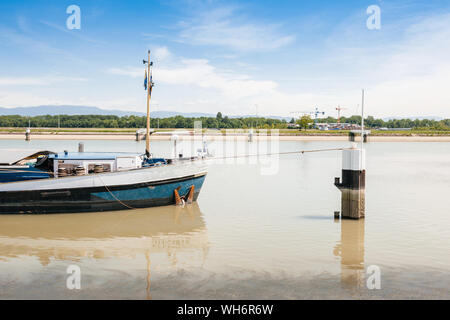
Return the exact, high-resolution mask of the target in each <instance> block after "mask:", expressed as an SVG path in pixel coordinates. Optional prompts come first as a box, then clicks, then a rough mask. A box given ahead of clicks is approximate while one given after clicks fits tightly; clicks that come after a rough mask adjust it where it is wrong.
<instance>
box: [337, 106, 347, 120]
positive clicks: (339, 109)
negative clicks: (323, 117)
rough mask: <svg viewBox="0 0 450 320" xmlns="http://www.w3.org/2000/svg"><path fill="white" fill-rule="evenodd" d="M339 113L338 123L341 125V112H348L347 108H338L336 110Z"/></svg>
mask: <svg viewBox="0 0 450 320" xmlns="http://www.w3.org/2000/svg"><path fill="white" fill-rule="evenodd" d="M336 110H337V112H338V118H337V122H338V123H341V110H347V108H343V107H341V106H337V108H336Z"/></svg>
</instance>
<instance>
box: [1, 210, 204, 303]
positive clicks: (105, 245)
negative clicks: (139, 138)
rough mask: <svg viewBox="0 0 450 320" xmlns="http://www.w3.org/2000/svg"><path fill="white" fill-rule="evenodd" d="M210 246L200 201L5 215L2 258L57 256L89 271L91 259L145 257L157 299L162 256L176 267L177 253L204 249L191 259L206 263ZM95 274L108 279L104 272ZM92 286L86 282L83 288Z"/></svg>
mask: <svg viewBox="0 0 450 320" xmlns="http://www.w3.org/2000/svg"><path fill="white" fill-rule="evenodd" d="M207 247H208V238H207V230H206V225H205V221H204V219H203V214H202V212H201V211H200V208H199V206H198V203H196V202H194V203H192V204H187V205H185V206H184V207H179V206H167V207H157V208H147V209H135V210H130V211H126V212H125V211H115V212H102V213H83V214H55V215H36V216H32V215H0V260H7V259H13V258H19V259H26V258H29V257H35V258H37V259H38V260H39V262H40V263H41V266H42V267H47V266H48V265H49V263H51V262H52V261H55V260H61V261H70V263H71V264H73V263H74V262H75V264H79V265H80V266H81V273H83V261H85V260H84V259H86V258H87V259H94V260H96V261H98V262H100V261H101V260H104V261H106V260H108V261H107V262H108V263H110V262H112V263H114V261H119V260H121V259H135V258H136V257H139V256H140V257H144V258H145V259H143V261H145V262H143V263H142V268H140V269H141V270H142V271H143V272H144V271H145V278H142V288H143V289H144V288H145V289H144V290H145V293H144V292H143V296H142V297H147V299H151V298H152V296H151V290H150V288H151V269H152V268H154V267H155V266H157V265H158V263H159V262H163V261H162V260H161V257H162V258H163V259H164V256H165V257H166V260H167V259H169V263H170V264H172V265H173V264H176V263H177V261H178V259H179V257H177V253H182V252H193V251H194V252H199V253H200V255H199V256H200V258H198V259H197V261H192V260H189V261H188V262H189V263H190V264H198V265H199V266H200V265H203V263H204V261H205V259H206V255H207V252H208V248H207ZM158 253H159V254H161V253H163V255H162V256H161V255H158ZM153 254H157V255H156V256H155V257H152V255H153ZM114 259H116V260H114ZM180 261H182V263H186V261H184V260H182V259H180ZM95 276H96V277H98V278H102V277H105V275H104V274H103V273H102V272H101V271H100V272H98V273H96V275H95ZM55 277H57V276H56V275H55ZM105 280H107V279H105ZM89 285H90V284H89V283H84V284H83V290H89ZM144 294H145V295H144Z"/></svg>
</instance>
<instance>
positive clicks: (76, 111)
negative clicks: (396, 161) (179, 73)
mask: <svg viewBox="0 0 450 320" xmlns="http://www.w3.org/2000/svg"><path fill="white" fill-rule="evenodd" d="M58 114H66V115H83V114H84V115H89V114H95V115H115V116H119V117H123V116H130V115H135V116H145V115H146V113H145V112H135V111H123V110H114V109H110V110H107V109H100V108H98V107H90V106H69V105H61V106H56V105H45V106H34V107H17V108H2V107H0V115H21V116H30V117H33V116H41V115H58ZM151 116H152V117H154V118H169V117H174V116H183V117H186V118H198V117H215V116H216V114H213V113H201V112H178V111H154V112H151ZM224 116H226V114H224ZM228 116H229V117H230V118H250V117H256V115H228ZM263 117H264V118H269V119H279V120H286V121H289V120H291V119H292V117H281V116H263ZM392 119H412V120H415V119H419V120H422V119H430V120H438V121H439V120H442V119H443V118H442V117H436V116H427V117H414V116H411V117H387V118H383V120H384V121H389V120H392Z"/></svg>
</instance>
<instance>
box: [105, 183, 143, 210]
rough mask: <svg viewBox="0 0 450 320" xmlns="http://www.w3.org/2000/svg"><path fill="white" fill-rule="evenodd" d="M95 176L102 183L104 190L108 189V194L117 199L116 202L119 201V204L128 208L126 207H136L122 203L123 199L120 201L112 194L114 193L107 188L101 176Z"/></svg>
mask: <svg viewBox="0 0 450 320" xmlns="http://www.w3.org/2000/svg"><path fill="white" fill-rule="evenodd" d="M96 177H97V178H99V179H100V181H101V182H102V183H103V186H104V187H105V189H106V191H108V192H109V194H110V195H111V196H112V197H113V198H114V199H116V200H117V202H119V203H120V204H121V205H123V206H125V207H126V208H128V209H136V208H133V207H132V206H129V205H127V204H126V203H124V202H123V201H121V200H120V199H119V198H117V197H116V196H115V195H114V193H112V192H111V190H109V188H108V186H107V185H106V183H105V182H104V181H103V179H102V177H100V175H96Z"/></svg>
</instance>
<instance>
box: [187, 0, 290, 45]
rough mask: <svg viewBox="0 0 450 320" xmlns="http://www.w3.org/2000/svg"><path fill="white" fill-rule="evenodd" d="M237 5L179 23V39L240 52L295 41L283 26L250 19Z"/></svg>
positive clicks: (210, 11) (211, 11)
mask: <svg viewBox="0 0 450 320" xmlns="http://www.w3.org/2000/svg"><path fill="white" fill-rule="evenodd" d="M236 11H237V9H235V8H230V7H227V8H217V9H214V10H208V11H207V12H203V13H200V14H199V15H198V16H196V17H194V18H192V20H190V21H182V22H180V23H179V26H180V28H181V29H182V31H181V32H180V39H179V41H181V42H184V43H188V44H193V45H209V46H221V47H228V48H231V49H233V50H239V51H257V50H273V49H277V48H280V47H283V46H286V45H288V44H290V43H292V42H293V41H294V39H295V37H294V36H293V35H284V34H282V33H281V32H280V25H277V24H269V23H257V22H247V19H246V18H245V17H242V18H239V17H238V14H237V12H236Z"/></svg>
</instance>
